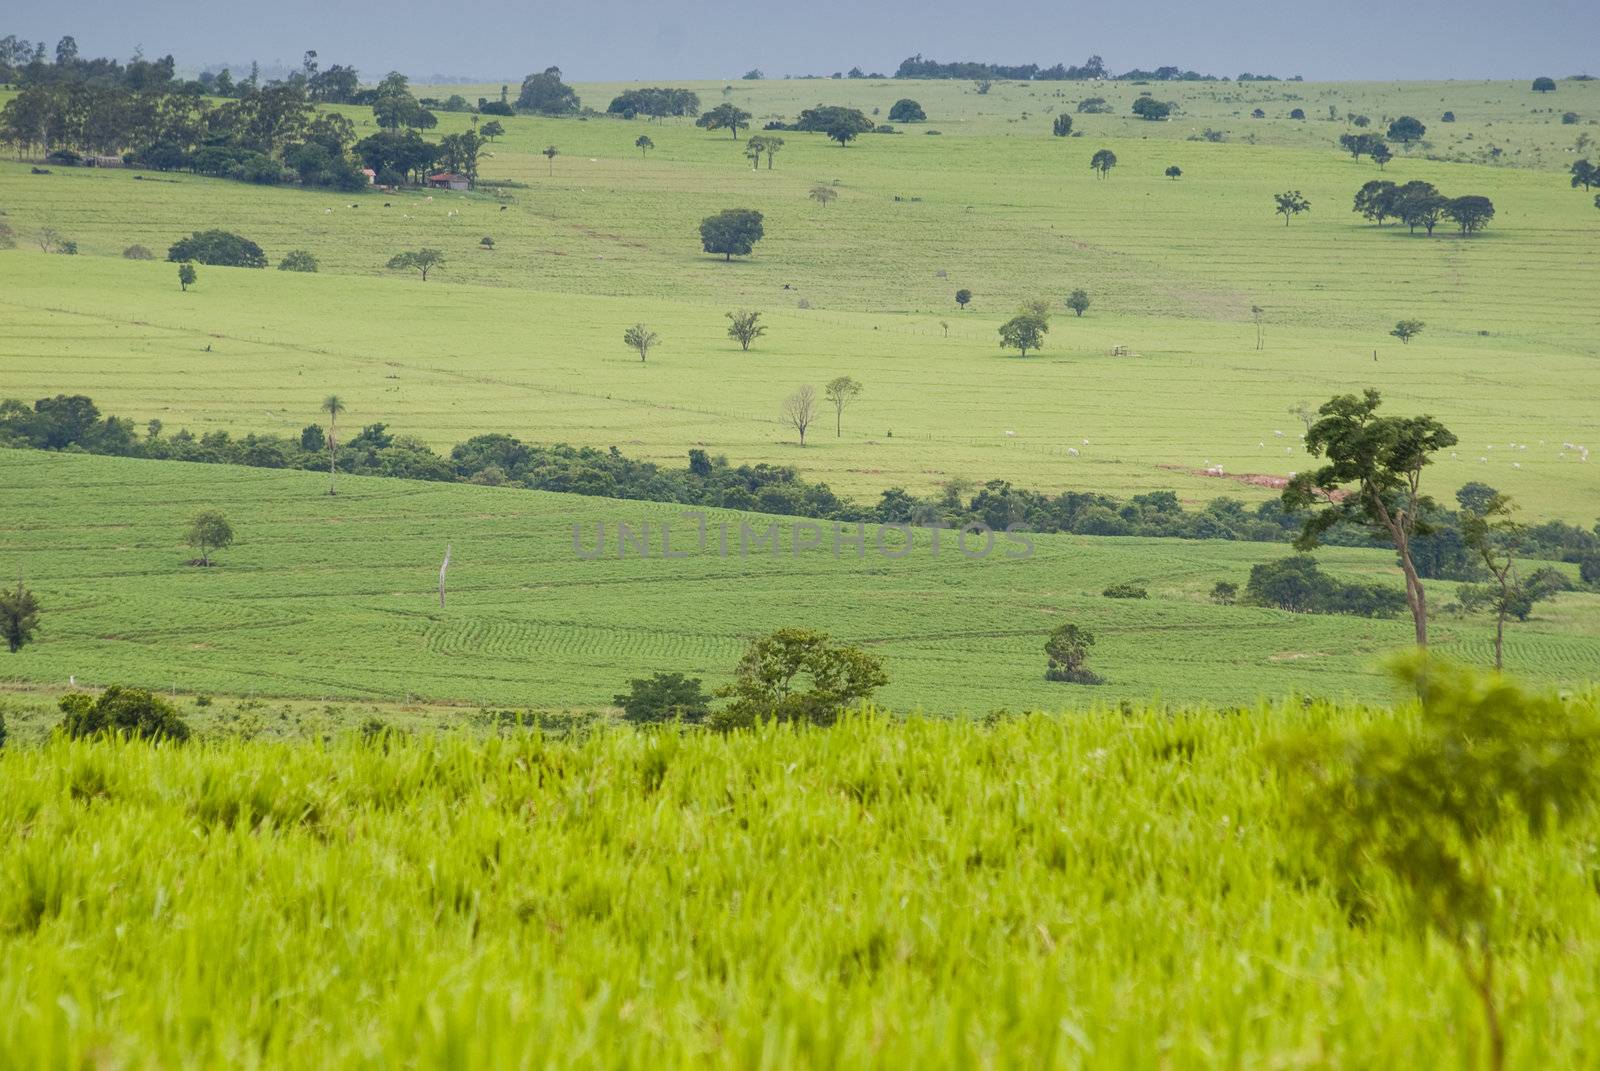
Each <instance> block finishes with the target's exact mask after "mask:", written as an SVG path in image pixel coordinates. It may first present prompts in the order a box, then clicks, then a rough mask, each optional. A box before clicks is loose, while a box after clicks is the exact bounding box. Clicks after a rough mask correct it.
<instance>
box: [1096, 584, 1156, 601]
mask: <svg viewBox="0 0 1600 1071" xmlns="http://www.w3.org/2000/svg"><path fill="white" fill-rule="evenodd" d="M1100 594H1101V595H1103V596H1105V597H1106V598H1108V599H1148V598H1149V597H1150V592H1149V591H1148V590H1147V589H1146V588H1145V586H1144V585H1143V584H1132V583H1128V582H1123V583H1119V584H1112V585H1111V586H1110V587H1108V588H1106V589H1105V590H1104V591H1102V592H1101V593H1100Z"/></svg>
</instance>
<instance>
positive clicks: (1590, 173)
mask: <svg viewBox="0 0 1600 1071" xmlns="http://www.w3.org/2000/svg"><path fill="white" fill-rule="evenodd" d="M1567 170H1569V171H1571V172H1572V188H1573V189H1577V188H1578V187H1580V186H1581V187H1583V188H1584V189H1586V190H1587V189H1588V188H1589V187H1591V186H1600V167H1595V166H1594V165H1593V164H1591V163H1590V162H1589V161H1588V160H1578V161H1576V162H1575V163H1574V164H1573V165H1572V166H1571V167H1570V168H1568V169H1567ZM123 255H124V256H126V255H127V254H123Z"/></svg>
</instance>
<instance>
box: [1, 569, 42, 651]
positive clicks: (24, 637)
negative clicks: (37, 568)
mask: <svg viewBox="0 0 1600 1071" xmlns="http://www.w3.org/2000/svg"><path fill="white" fill-rule="evenodd" d="M42 610H43V607H41V606H40V605H39V600H38V598H37V597H36V596H35V595H34V594H33V592H31V591H29V590H28V589H27V588H26V587H24V586H23V584H22V580H21V578H20V577H19V578H18V580H17V586H16V587H14V588H12V589H10V590H9V591H8V590H6V589H4V588H0V636H4V637H5V641H6V647H7V648H8V649H10V651H11V653H12V654H16V653H17V652H18V651H20V650H22V648H23V646H24V645H26V644H29V643H32V642H33V637H34V634H35V633H37V632H38V631H39V614H40V612H41V611H42Z"/></svg>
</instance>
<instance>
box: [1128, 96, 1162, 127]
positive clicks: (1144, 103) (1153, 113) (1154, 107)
mask: <svg viewBox="0 0 1600 1071" xmlns="http://www.w3.org/2000/svg"><path fill="white" fill-rule="evenodd" d="M1133 114H1134V115H1137V116H1138V117H1139V118H1141V119H1145V120H1149V121H1152V122H1154V121H1156V120H1159V119H1165V118H1166V117H1167V116H1169V115H1171V114H1172V105H1170V104H1168V103H1167V102H1166V101H1162V100H1157V99H1156V98H1154V97H1140V98H1139V99H1138V100H1136V101H1134V102H1133Z"/></svg>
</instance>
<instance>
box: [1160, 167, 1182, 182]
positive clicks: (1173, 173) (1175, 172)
mask: <svg viewBox="0 0 1600 1071" xmlns="http://www.w3.org/2000/svg"><path fill="white" fill-rule="evenodd" d="M1162 174H1163V175H1166V176H1167V177H1168V178H1169V179H1175V178H1182V177H1183V168H1181V167H1179V166H1178V165H1177V164H1173V165H1172V166H1170V167H1168V168H1167V169H1166V170H1165V171H1163V172H1162Z"/></svg>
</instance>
